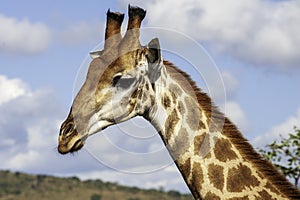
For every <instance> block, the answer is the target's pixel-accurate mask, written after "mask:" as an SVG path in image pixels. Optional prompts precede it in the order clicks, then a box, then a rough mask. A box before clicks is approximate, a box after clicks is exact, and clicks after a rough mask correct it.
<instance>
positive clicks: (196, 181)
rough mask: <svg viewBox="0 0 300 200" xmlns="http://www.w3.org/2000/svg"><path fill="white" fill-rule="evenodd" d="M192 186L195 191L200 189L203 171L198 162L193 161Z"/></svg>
mask: <svg viewBox="0 0 300 200" xmlns="http://www.w3.org/2000/svg"><path fill="white" fill-rule="evenodd" d="M192 182H193V187H195V188H194V189H195V190H196V191H201V189H202V184H203V172H202V168H201V165H200V163H197V162H195V163H194V165H193V175H192Z"/></svg>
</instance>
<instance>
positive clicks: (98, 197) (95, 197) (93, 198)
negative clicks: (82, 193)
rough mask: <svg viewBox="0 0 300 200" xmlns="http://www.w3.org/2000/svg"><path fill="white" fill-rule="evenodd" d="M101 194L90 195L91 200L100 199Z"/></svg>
mask: <svg viewBox="0 0 300 200" xmlns="http://www.w3.org/2000/svg"><path fill="white" fill-rule="evenodd" d="M101 198H102V197H101V195H99V194H93V195H92V196H91V200H101Z"/></svg>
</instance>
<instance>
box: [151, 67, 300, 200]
mask: <svg viewBox="0 0 300 200" xmlns="http://www.w3.org/2000/svg"><path fill="white" fill-rule="evenodd" d="M155 92H156V97H155V99H156V104H155V105H154V106H153V107H152V108H151V109H150V111H149V113H148V115H147V117H146V119H147V120H149V121H150V122H151V123H152V124H153V125H154V126H155V128H156V129H157V130H158V132H159V133H160V136H161V137H162V139H163V141H164V143H165V145H166V147H167V148H168V150H169V152H170V155H171V156H172V157H173V159H174V161H175V163H176V165H177V167H178V168H179V170H180V172H181V174H182V176H183V178H184V180H185V182H186V183H187V185H188V187H189V189H190V190H191V192H192V194H193V196H194V197H195V199H203V198H204V199H235V198H238V199H240V198H244V199H257V198H262V199H289V197H291V196H293V195H292V192H294V194H296V195H299V193H298V191H296V190H292V192H291V193H289V194H285V192H287V191H289V190H290V189H292V186H291V185H290V184H289V183H288V181H286V179H285V178H284V177H282V176H281V175H280V174H279V173H278V172H277V171H276V170H275V169H274V168H273V166H272V165H270V164H268V163H266V162H265V161H263V160H261V159H260V157H259V156H258V154H257V153H256V152H255V151H254V150H253V148H252V147H251V146H250V144H249V143H247V141H246V140H245V139H243V137H242V136H241V134H240V133H239V132H238V131H237V129H236V127H235V126H234V125H233V124H232V123H231V122H230V121H229V120H228V119H227V118H225V117H223V115H222V113H220V112H218V111H216V112H215V113H214V112H212V111H213V110H214V109H215V107H214V106H213V105H212V103H211V101H210V99H209V97H207V95H206V94H204V93H201V92H200V91H199V89H198V88H196V86H194V82H192V81H190V79H189V77H188V76H187V75H186V74H185V73H183V72H182V71H180V70H179V69H177V68H175V67H173V66H171V63H167V62H165V66H163V67H162V73H161V77H160V79H159V80H157V82H156V83H155ZM201 95H202V96H201ZM201 101H206V103H205V104H203V103H202V104H201ZM212 118H215V120H213V121H212ZM235 134H236V135H235ZM239 137H240V138H239ZM242 146H245V149H246V150H245V151H244V152H243V151H241V150H240V149H241V147H242ZM247 153H249V154H251V155H250V156H248V157H247V155H246V154H247ZM251 156H252V157H253V158H252V159H250V157H251ZM255 162H257V163H255ZM259 165H262V167H268V168H269V169H268V170H265V171H264V170H260V169H259ZM272 173H274V177H275V178H271V180H270V176H271V175H270V174H272ZM276 181H277V182H281V183H279V184H278V183H276ZM280 184H283V185H284V184H287V186H284V187H285V188H284V189H283V190H284V191H281V190H280V188H279V185H280ZM285 190H287V191H285ZM296 197H298V196H296Z"/></svg>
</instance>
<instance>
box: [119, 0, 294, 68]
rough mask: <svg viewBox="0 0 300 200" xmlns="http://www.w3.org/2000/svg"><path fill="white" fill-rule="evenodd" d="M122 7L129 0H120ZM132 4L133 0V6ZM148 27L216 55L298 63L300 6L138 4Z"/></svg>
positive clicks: (233, 1) (235, 0) (214, 1)
mask: <svg viewBox="0 0 300 200" xmlns="http://www.w3.org/2000/svg"><path fill="white" fill-rule="evenodd" d="M122 2H123V3H124V4H125V2H126V4H127V1H126V0H124V1H122ZM131 3H132V2H131ZM135 3H136V4H137V5H140V6H142V7H144V8H145V9H147V22H148V25H149V26H155V27H157V26H159V27H163V28H170V29H175V30H177V31H181V32H183V33H186V34H188V35H190V36H192V37H193V38H195V39H196V40H198V41H201V42H204V43H206V44H208V45H209V46H210V47H211V48H212V50H213V51H215V52H221V53H223V54H225V55H230V56H232V57H234V58H237V59H240V60H243V61H246V62H248V63H251V64H254V65H266V66H270V65H272V66H273V67H274V66H277V67H279V68H282V69H283V68H292V67H297V66H298V65H299V63H300V49H299V48H300V15H299V13H300V2H299V1H279V2H274V1H264V0H252V1H240V0H226V1H222V2H221V3H220V1H218V0H191V1H172V0H164V1H158V0H152V1H146V2H140V1H135Z"/></svg>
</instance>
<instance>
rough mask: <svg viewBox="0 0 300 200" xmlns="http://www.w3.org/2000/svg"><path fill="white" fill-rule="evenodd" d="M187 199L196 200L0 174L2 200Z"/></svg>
mask: <svg viewBox="0 0 300 200" xmlns="http://www.w3.org/2000/svg"><path fill="white" fill-rule="evenodd" d="M19 199H22V200H27V199H30V200H42V199H51V200H61V199H64V200H71V199H72V200H75V199H76V200H77V199H80V200H81V199H84V200H104V199H105V200H114V199H116V200H117V199H118V200H120V199H121V200H123V199H124V200H139V199H140V200H142V199H143V200H152V199H153V200H154V199H155V200H156V199H162V200H168V199H175V200H184V199H193V198H192V197H191V196H190V195H182V194H180V193H178V192H176V191H169V192H162V191H157V190H144V189H139V188H136V187H126V186H120V185H118V184H116V183H109V182H102V181H101V180H94V181H91V180H88V181H80V180H79V179H78V178H76V177H73V178H57V177H52V176H44V175H28V174H24V173H19V172H16V173H12V172H9V171H0V200H19Z"/></svg>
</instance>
